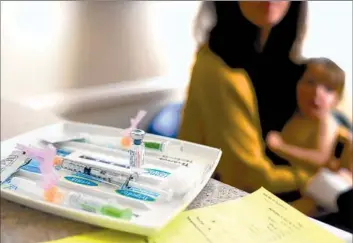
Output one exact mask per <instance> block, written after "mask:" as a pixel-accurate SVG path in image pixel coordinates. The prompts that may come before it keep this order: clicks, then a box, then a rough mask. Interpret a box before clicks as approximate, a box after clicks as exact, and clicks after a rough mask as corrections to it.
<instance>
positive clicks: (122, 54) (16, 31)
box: [1, 1, 352, 117]
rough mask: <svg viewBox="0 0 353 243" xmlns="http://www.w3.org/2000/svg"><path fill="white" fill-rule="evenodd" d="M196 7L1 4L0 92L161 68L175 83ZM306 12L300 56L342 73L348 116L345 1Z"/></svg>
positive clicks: (144, 74)
mask: <svg viewBox="0 0 353 243" xmlns="http://www.w3.org/2000/svg"><path fill="white" fill-rule="evenodd" d="M199 4H200V2H198V1H175V2H174V1H151V2H148V1H142V2H135V1H129V2H118V1H89V2H88V1H85V2H83V1H59V2H55V1H45V2H39V1H38V2H34V1H28V2H25V1H23V2H15V1H6V2H4V1H2V2H1V87H2V89H1V97H2V98H6V99H9V100H14V101H18V100H19V99H22V100H26V101H25V102H27V98H32V97H37V96H38V95H40V94H48V93H52V92H56V91H64V92H67V90H72V89H75V88H82V87H87V86H89V87H92V88H94V87H95V86H96V85H104V84H107V83H115V82H119V81H122V80H134V79H144V78H150V77H155V76H159V75H164V74H166V73H168V74H170V75H172V76H173V78H172V79H165V82H166V83H167V82H171V83H173V84H172V85H174V86H178V85H183V84H185V83H186V82H187V81H188V74H189V71H190V64H191V62H192V60H193V55H194V51H195V42H194V40H193V37H192V28H193V26H192V25H191V23H192V21H193V18H194V16H195V14H196V12H197V9H198V7H199ZM309 11H310V13H309V29H308V35H307V40H306V42H305V46H304V55H305V56H327V57H330V58H332V59H333V60H334V61H335V62H337V63H338V64H339V65H340V66H342V68H343V69H344V70H345V71H346V73H347V85H346V95H345V97H344V100H343V103H342V105H341V108H342V109H345V110H346V111H349V112H348V114H349V116H350V117H352V82H351V78H352V2H349V1H345V2H343V1H342V2H337V1H335V2H322V1H320V2H319V1H310V2H309ZM19 88H21V90H22V91H19ZM117 92H119V91H117ZM39 100H40V99H39ZM346 113H347V112H346Z"/></svg>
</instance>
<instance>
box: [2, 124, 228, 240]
mask: <svg viewBox="0 0 353 243" xmlns="http://www.w3.org/2000/svg"><path fill="white" fill-rule="evenodd" d="M121 131H122V129H117V128H111V127H103V126H97V125H89V124H82V123H71V122H65V123H58V124H54V125H51V126H47V127H43V128H40V129H37V130H33V131H30V132H28V133H25V134H21V135H19V136H16V137H14V138H12V139H9V140H6V141H3V142H2V143H1V159H4V158H6V157H7V156H8V155H10V154H11V153H12V152H13V151H14V148H15V146H16V143H21V144H24V145H33V146H38V145H39V138H45V137H46V136H51V135H78V134H82V133H88V134H90V135H99V136H109V137H113V136H117V137H118V136H121ZM145 139H146V140H148V139H150V140H154V141H170V142H173V141H174V142H176V141H179V140H176V139H170V138H165V137H160V136H155V135H151V134H146V136H145ZM91 148H92V151H90V149H91ZM183 148H184V150H183V152H180V153H175V152H174V153H173V154H169V153H168V152H167V153H166V154H165V156H170V157H172V158H173V160H174V163H175V162H177V163H180V161H181V162H182V161H186V163H192V164H195V165H197V167H196V168H198V170H197V171H195V173H193V176H194V177H195V178H197V184H196V186H194V187H193V188H192V189H191V190H190V191H189V192H187V193H186V194H185V196H183V197H176V198H173V200H172V201H170V202H167V203H165V202H160V201H158V200H156V201H143V200H141V199H136V198H130V197H129V198H127V196H122V195H121V194H119V195H118V193H117V192H116V190H117V189H118V188H108V187H104V186H102V187H100V186H99V185H100V183H97V182H96V181H94V180H91V179H89V178H88V179H87V178H84V177H82V178H81V180H80V182H82V181H85V180H86V182H87V181H88V182H89V183H83V184H85V185H82V183H81V184H77V183H74V182H70V181H68V182H67V183H65V184H64V185H63V186H64V187H65V189H71V190H74V191H77V192H84V193H89V194H90V195H94V196H97V197H100V198H112V197H114V199H116V200H117V201H118V202H119V203H120V202H121V204H123V205H125V206H127V207H130V208H131V209H132V211H133V213H134V214H135V216H134V217H133V218H132V219H131V220H124V219H119V218H113V217H108V216H104V215H100V214H95V213H90V212H86V211H83V210H77V209H73V208H69V207H67V206H63V205H59V204H54V203H49V202H46V201H44V200H40V199H35V198H32V197H30V196H28V195H26V194H23V193H21V192H20V191H17V190H16V188H15V187H11V183H9V182H8V183H3V185H2V186H1V197H3V198H5V199H8V200H10V201H13V202H16V203H19V204H23V205H26V206H28V207H31V208H35V209H38V210H41V211H44V212H47V213H51V214H55V215H59V216H61V217H65V218H69V219H72V220H77V221H81V222H85V223H88V224H92V225H97V226H101V227H105V228H110V229H114V230H121V231H126V232H131V233H135V234H140V235H146V236H150V235H153V234H155V233H156V232H158V231H159V230H160V229H161V228H163V227H164V226H165V225H166V224H167V223H168V222H169V221H170V220H172V219H173V218H174V217H175V216H176V215H177V214H179V213H180V212H181V211H183V210H184V209H185V208H186V207H187V206H188V205H189V204H190V203H191V202H192V201H193V200H194V198H195V197H196V196H197V195H198V194H199V193H200V191H201V190H202V189H203V187H204V186H205V185H206V183H207V182H208V180H209V178H210V177H211V175H212V173H213V172H214V170H215V168H216V167H217V164H218V162H219V159H220V157H221V151H220V150H219V149H215V148H211V147H207V146H202V145H198V144H194V143H189V142H184V141H183ZM74 149H75V150H81V151H83V153H84V151H86V152H91V153H95V154H98V153H102V151H103V153H102V155H103V156H104V150H100V149H99V150H96V148H94V147H89V146H88V147H83V148H81V147H80V146H78V147H75V148H74ZM109 153H110V152H109ZM105 155H107V154H105ZM109 156H112V154H110V155H109ZM149 156H150V157H151V156H152V155H149ZM149 156H147V157H146V159H145V163H146V165H145V167H148V166H149V160H150V157H149ZM156 156H159V155H158V153H157V155H156ZM126 158H127V157H125V156H122V157H121V158H117V159H121V160H126ZM152 160H153V159H152ZM127 163H128V162H127ZM163 163H170V162H165V161H163V160H162V163H161V165H162V166H161V167H158V166H157V165H156V164H154V165H153V166H152V167H153V169H160V170H162V171H163V170H164V171H167V169H166V168H168V171H169V173H170V174H173V171H174V169H173V166H166V167H164V166H163ZM182 163H184V162H182ZM152 167H151V168H152ZM33 168H35V165H31V164H30V165H29V166H27V167H25V168H22V169H21V170H20V171H19V172H17V173H15V176H19V177H25V178H26V179H30V180H33V181H36V180H39V179H40V174H39V173H38V171H37V173H36V170H35V169H34V170H33ZM174 168H175V166H174ZM59 172H62V171H59ZM65 173H67V172H65ZM167 174H168V173H167ZM162 179H163V178H162ZM187 179H188V178H185V180H187ZM76 181H77V180H76ZM90 182H93V183H90ZM97 184H98V186H97ZM60 185H61V186H62V184H59V186H60ZM180 186H183V185H180ZM124 197H126V198H127V199H128V200H124ZM129 200H130V202H131V204H130V205H128V204H129ZM134 202H135V203H136V202H140V203H141V202H142V204H143V205H146V206H147V207H146V208H148V209H146V208H143V207H142V208H141V207H137V206H136V204H135V203H134Z"/></svg>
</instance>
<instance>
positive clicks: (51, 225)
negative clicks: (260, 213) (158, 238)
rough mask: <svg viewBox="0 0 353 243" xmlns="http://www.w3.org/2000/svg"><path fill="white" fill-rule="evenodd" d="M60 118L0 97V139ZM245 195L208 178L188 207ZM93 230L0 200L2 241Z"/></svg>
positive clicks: (17, 242) (52, 237)
mask: <svg viewBox="0 0 353 243" xmlns="http://www.w3.org/2000/svg"><path fill="white" fill-rule="evenodd" d="M59 121H60V119H59V118H57V117H55V116H54V115H52V114H48V113H43V112H40V113H39V112H36V111H32V110H30V109H28V108H25V107H21V106H19V105H18V104H15V103H12V102H8V101H5V100H1V140H5V139H8V138H11V137H13V136H16V135H18V134H20V133H23V132H26V131H29V130H32V129H35V128H38V127H40V126H44V125H48V124H50V123H55V122H59ZM244 195H246V193H245V192H243V191H241V190H238V189H236V188H234V187H231V186H228V185H226V184H223V183H221V182H218V181H216V180H213V179H210V181H209V182H208V183H207V185H206V186H205V188H204V189H203V190H202V191H201V192H200V194H199V195H198V196H197V198H196V199H195V200H194V201H193V202H192V203H191V204H190V205H189V207H188V208H187V209H188V210H189V209H193V208H199V207H204V206H209V205H213V204H216V203H220V202H224V201H228V200H235V199H238V198H240V197H242V196H244ZM95 230H100V228H98V227H95V226H91V225H88V224H84V223H80V222H75V221H72V220H68V219H64V218H61V217H58V216H54V215H51V214H47V213H44V212H41V211H37V210H34V209H30V208H27V207H25V206H22V205H19V204H15V203H12V202H10V201H7V200H5V199H1V242H2V243H22V242H26V243H32V242H43V241H49V240H55V239H60V238H64V237H68V236H72V235H76V234H80V233H85V232H90V231H95Z"/></svg>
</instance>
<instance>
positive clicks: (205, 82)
mask: <svg viewBox="0 0 353 243" xmlns="http://www.w3.org/2000/svg"><path fill="white" fill-rule="evenodd" d="M208 4H212V6H213V7H214V8H213V9H214V14H215V16H216V20H217V21H216V23H215V25H214V27H213V28H212V30H211V31H210V32H209V35H208V36H207V41H206V42H205V43H204V44H203V45H201V46H200V48H199V51H198V53H197V56H196V60H195V64H194V67H193V70H192V77H191V81H190V86H189V92H188V99H187V102H186V104H185V107H184V111H183V119H182V124H181V127H180V135H179V138H180V139H183V140H187V141H191V142H195V143H200V144H205V145H209V146H212V147H217V148H220V149H221V150H222V151H223V155H222V158H221V161H220V163H219V166H218V167H217V169H216V173H215V177H218V179H219V180H221V181H222V182H224V183H227V184H230V185H232V186H235V187H237V188H240V189H243V190H245V191H248V192H251V191H254V190H256V189H258V188H259V187H261V186H263V187H265V188H267V189H268V190H270V191H272V192H273V193H276V194H277V195H278V196H279V197H281V198H282V199H284V200H285V201H287V202H293V201H295V200H297V199H299V198H301V195H300V192H299V189H300V188H301V186H302V183H303V181H305V178H303V176H302V175H300V174H298V172H297V171H296V170H295V169H293V168H291V167H290V165H289V163H288V162H287V161H285V160H283V159H281V158H280V157H279V156H276V155H275V154H274V153H272V152H271V151H270V150H269V149H268V148H267V147H266V145H265V142H264V139H265V138H266V135H267V133H268V132H269V131H271V130H275V131H281V129H282V128H283V126H284V124H285V123H286V121H287V120H288V119H289V118H290V117H291V116H292V115H293V112H294V111H295V108H296V105H297V102H296V84H297V81H298V80H299V79H300V77H301V75H302V73H303V68H302V67H301V66H300V65H296V64H295V63H296V62H295V61H299V60H300V52H301V44H302V38H303V35H304V34H303V33H304V27H305V19H306V11H307V2H306V1H300V2H299V1H296V2H287V1H273V2H260V1H251V2H247V1H241V2H238V1H229V2H213V3H208Z"/></svg>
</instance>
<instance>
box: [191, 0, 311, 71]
mask: <svg viewBox="0 0 353 243" xmlns="http://www.w3.org/2000/svg"><path fill="white" fill-rule="evenodd" d="M205 12H207V14H208V19H207V17H205V16H204V15H205V14H204V13H205ZM306 17H307V2H306V1H293V2H291V4H290V7H289V9H288V12H287V14H286V15H285V17H284V18H283V20H282V21H281V22H280V23H278V24H277V25H276V26H274V27H273V29H272V30H271V34H270V36H269V39H268V41H267V44H266V48H265V50H264V52H265V53H271V57H273V58H276V59H278V58H288V57H290V58H291V59H292V60H293V61H294V62H299V61H300V60H301V49H302V42H303V38H304V35H305V31H306ZM212 18H213V19H212ZM205 22H208V23H205ZM207 24H208V25H209V26H208V27H205V25H207ZM202 25H204V26H202ZM202 28H204V29H203V30H202ZM211 28H212V29H211ZM200 29H201V30H200ZM210 29H211V30H210ZM195 31H196V34H198V35H199V36H200V32H201V31H204V32H208V33H206V34H204V37H203V40H199V42H202V41H208V44H209V47H210V49H211V50H212V51H214V52H215V53H217V54H218V55H219V56H220V57H222V59H223V60H224V61H225V62H226V63H227V64H228V65H230V66H232V67H237V66H242V63H243V62H246V60H249V61H251V60H253V56H252V55H256V54H257V52H258V50H259V49H258V46H259V45H258V40H259V38H258V37H259V28H258V27H257V26H255V25H254V24H252V23H251V22H249V21H248V20H247V19H246V18H245V17H244V16H243V14H242V12H241V10H240V7H239V4H238V2H237V1H216V2H204V3H203V5H202V6H201V9H200V11H199V15H198V17H197V19H196V25H195ZM197 32H198V33H197ZM199 39H200V38H199Z"/></svg>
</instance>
